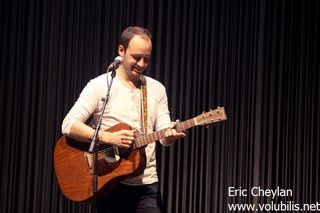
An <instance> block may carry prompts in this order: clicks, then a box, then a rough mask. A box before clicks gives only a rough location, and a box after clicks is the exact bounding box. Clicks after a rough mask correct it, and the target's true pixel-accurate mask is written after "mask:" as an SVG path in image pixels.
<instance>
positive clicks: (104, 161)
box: [84, 148, 121, 176]
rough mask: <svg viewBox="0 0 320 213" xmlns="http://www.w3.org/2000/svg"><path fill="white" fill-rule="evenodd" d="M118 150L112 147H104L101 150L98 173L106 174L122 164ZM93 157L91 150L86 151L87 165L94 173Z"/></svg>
mask: <svg viewBox="0 0 320 213" xmlns="http://www.w3.org/2000/svg"><path fill="white" fill-rule="evenodd" d="M116 153H118V151H117V150H113V149H112V148H108V149H103V150H100V151H99V154H98V168H97V169H98V172H97V173H98V175H99V176H104V175H106V174H108V173H110V172H112V171H113V170H114V169H116V168H117V167H118V166H119V164H120V161H121V160H120V157H119V155H118V154H116ZM93 158H94V155H93V154H91V153H89V152H84V160H85V163H86V166H87V171H88V172H89V174H91V175H92V174H93V166H94V165H93Z"/></svg>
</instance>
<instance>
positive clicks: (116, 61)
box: [108, 56, 123, 72]
mask: <svg viewBox="0 0 320 213" xmlns="http://www.w3.org/2000/svg"><path fill="white" fill-rule="evenodd" d="M122 61H123V58H122V57H121V56H117V57H116V58H115V59H114V61H113V62H112V63H111V64H110V65H109V67H108V72H109V71H115V70H116V69H117V68H118V67H119V66H120V64H122Z"/></svg>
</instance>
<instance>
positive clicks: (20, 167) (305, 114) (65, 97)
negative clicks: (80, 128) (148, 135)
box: [0, 0, 320, 212]
mask: <svg viewBox="0 0 320 213" xmlns="http://www.w3.org/2000/svg"><path fill="white" fill-rule="evenodd" d="M0 11H1V12H0V30H1V34H0V36H1V37H0V44H1V49H0V50H1V53H0V54H1V56H0V66H1V76H0V77H1V85H0V88H1V90H0V97H1V106H0V107H1V108H0V109H1V110H0V121H1V128H0V138H1V142H0V160H1V163H0V164H1V168H0V172H1V173H0V174H1V179H0V193H1V199H0V211H1V212H94V208H93V207H92V206H91V205H88V204H82V203H74V202H71V201H69V200H68V199H67V198H65V197H64V196H63V194H62V193H61V191H60V189H59V186H58V184H57V180H56V177H55V173H54V167H53V151H54V146H55V143H56V141H57V139H58V138H59V137H60V136H61V131H60V126H61V122H62V119H63V118H64V116H65V114H66V113H67V112H68V110H69V109H70V107H71V106H72V105H73V103H74V101H75V100H76V98H77V97H78V95H79V93H80V92H81V90H82V88H83V87H84V86H85V84H86V83H87V82H88V81H89V80H90V79H91V78H94V77H96V76H97V75H99V74H101V73H104V72H105V70H106V66H107V65H108V64H109V63H110V62H111V61H113V59H114V57H115V56H116V55H117V42H118V38H119V36H120V33H121V31H122V30H123V29H124V28H125V27H127V26H130V25H140V26H144V27H147V28H148V29H149V30H150V31H151V32H152V34H153V58H152V63H151V66H150V67H149V69H148V71H147V75H149V76H151V77H154V78H155V79H157V80H159V81H161V82H162V83H163V84H164V85H165V86H166V88H167V93H168V98H169V107H170V110H171V116H172V119H173V120H175V119H180V120H186V119H188V118H191V117H194V116H196V115H198V114H201V112H202V111H207V110H209V109H210V108H212V109H214V108H216V107H217V106H224V107H225V109H226V112H227V115H228V120H227V122H225V123H224V124H223V125H217V126H210V127H209V128H204V127H196V128H193V129H190V130H188V131H187V135H188V136H187V138H186V139H184V140H181V141H179V142H177V143H176V144H175V145H174V146H172V147H169V148H164V147H160V146H158V149H157V150H158V162H159V178H160V184H161V192H162V194H163V200H164V203H165V206H166V208H165V210H166V211H167V212H227V211H229V209H228V204H237V203H238V204H258V203H259V204H271V203H272V202H274V203H277V204H279V203H281V202H283V203H285V204H288V203H289V205H290V202H291V204H292V202H293V203H295V204H303V203H309V204H316V203H317V202H320V197H319V194H320V185H319V177H320V171H319V170H320V166H319V160H320V159H319V158H320V157H319V156H320V145H319V141H320V133H319V122H320V113H319V107H320V106H319V99H320V96H319V90H320V86H319V85H320V84H319V82H320V76H319V71H320V70H319V59H320V54H319V51H320V45H319V42H320V39H319V38H320V32H319V30H320V27H319V23H320V22H319V21H318V20H319V18H320V17H319V11H320V2H319V1H308V0H306V1H291V0H290V1H281V0H277V1H276V0H274V1H272V0H270V1H269V0H261V1H243V0H240V1H239V0H184V1H182V0H181V1H178V0H176V1H172V0H165V1H150V0H116V1H105V0H97V1H86V0H73V1H72V0H29V1H23V0H10V1H9V0H4V1H1V3H0ZM256 186H260V187H261V188H264V189H273V190H275V189H277V187H278V186H279V187H280V189H291V190H292V191H293V195H292V196H289V195H288V196H280V195H278V196H275V197H274V198H272V197H270V196H256V197H255V196H230V194H229V190H228V189H229V188H230V187H235V188H238V189H239V188H241V189H248V190H250V189H251V188H253V187H256ZM287 211H288V208H287Z"/></svg>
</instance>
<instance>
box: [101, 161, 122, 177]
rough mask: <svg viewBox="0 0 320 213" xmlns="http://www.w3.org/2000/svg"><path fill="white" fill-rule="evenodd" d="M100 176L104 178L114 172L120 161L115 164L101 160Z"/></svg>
mask: <svg viewBox="0 0 320 213" xmlns="http://www.w3.org/2000/svg"><path fill="white" fill-rule="evenodd" d="M98 162H99V163H98V165H99V166H98V175H99V176H104V175H106V174H108V173H110V172H112V171H113V170H115V169H116V168H117V167H118V166H119V164H120V161H115V162H107V161H106V160H105V159H101V160H99V161H98Z"/></svg>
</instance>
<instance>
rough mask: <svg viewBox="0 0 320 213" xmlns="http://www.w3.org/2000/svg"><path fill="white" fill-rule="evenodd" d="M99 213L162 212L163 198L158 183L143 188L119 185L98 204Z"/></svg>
mask: <svg viewBox="0 0 320 213" xmlns="http://www.w3.org/2000/svg"><path fill="white" fill-rule="evenodd" d="M96 205H97V212H98V213H130V212H132V213H156V212H161V209H162V198H161V194H160V192H159V190H158V183H153V184H150V185H142V186H129V185H125V184H119V185H117V186H116V187H115V188H114V189H113V190H112V191H111V192H110V193H108V195H107V196H106V197H105V198H103V199H102V200H100V201H99V202H98V203H97V204H96Z"/></svg>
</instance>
